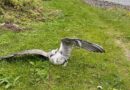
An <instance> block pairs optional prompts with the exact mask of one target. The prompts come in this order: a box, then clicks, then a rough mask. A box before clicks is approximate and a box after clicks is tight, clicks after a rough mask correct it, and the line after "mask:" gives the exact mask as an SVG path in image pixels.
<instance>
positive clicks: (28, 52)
mask: <svg viewBox="0 0 130 90" xmlns="http://www.w3.org/2000/svg"><path fill="white" fill-rule="evenodd" d="M24 55H40V56H43V57H46V58H48V53H47V52H45V51H43V50H39V49H32V50H25V51H22V52H18V53H15V54H11V55H7V56H3V57H0V60H1V59H8V58H12V57H17V56H24Z"/></svg>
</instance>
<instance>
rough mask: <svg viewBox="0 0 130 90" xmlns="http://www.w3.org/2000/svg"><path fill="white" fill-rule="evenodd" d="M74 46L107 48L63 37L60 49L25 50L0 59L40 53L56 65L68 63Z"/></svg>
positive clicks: (93, 49) (97, 50) (91, 49)
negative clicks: (46, 50) (48, 50)
mask: <svg viewBox="0 0 130 90" xmlns="http://www.w3.org/2000/svg"><path fill="white" fill-rule="evenodd" d="M74 47H79V48H82V49H85V50H88V51H92V52H97V53H104V52H105V50H104V49H103V47H101V46H100V45H98V44H95V43H91V42H89V41H85V40H81V39H77V38H76V39H74V38H63V39H61V44H60V47H59V48H58V49H53V50H51V51H50V52H45V51H43V50H40V49H32V50H25V51H22V52H18V53H14V54H10V55H7V56H3V57H0V60H3V59H9V58H12V57H19V56H24V55H40V56H43V57H44V58H47V59H49V61H50V62H51V63H52V64H54V65H64V66H66V64H67V63H68V59H69V57H70V55H71V51H72V49H73V48H74Z"/></svg>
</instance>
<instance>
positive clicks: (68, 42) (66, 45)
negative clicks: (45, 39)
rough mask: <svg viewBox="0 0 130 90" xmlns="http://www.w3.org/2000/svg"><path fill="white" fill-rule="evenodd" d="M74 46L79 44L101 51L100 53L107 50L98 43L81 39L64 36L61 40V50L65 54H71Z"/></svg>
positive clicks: (82, 46)
mask: <svg viewBox="0 0 130 90" xmlns="http://www.w3.org/2000/svg"><path fill="white" fill-rule="evenodd" d="M73 46H77V47H80V48H83V49H86V50H88V51H93V52H100V53H103V52H105V50H104V49H103V48H102V47H101V46H99V45H97V44H94V43H91V42H88V41H85V40H81V39H70V38H64V39H62V40H61V46H60V49H59V51H60V52H61V53H63V54H64V55H66V56H69V55H70V53H71V50H72V47H73Z"/></svg>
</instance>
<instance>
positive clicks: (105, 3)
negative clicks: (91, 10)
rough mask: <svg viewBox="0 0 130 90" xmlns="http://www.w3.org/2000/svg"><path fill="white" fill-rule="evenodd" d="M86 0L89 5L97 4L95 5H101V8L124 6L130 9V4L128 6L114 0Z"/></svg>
mask: <svg viewBox="0 0 130 90" xmlns="http://www.w3.org/2000/svg"><path fill="white" fill-rule="evenodd" d="M84 1H85V2H86V3H88V4H89V5H91V6H95V7H101V8H112V7H118V8H123V9H126V10H129V11H130V6H127V5H121V4H116V3H113V2H108V1H101V0H84Z"/></svg>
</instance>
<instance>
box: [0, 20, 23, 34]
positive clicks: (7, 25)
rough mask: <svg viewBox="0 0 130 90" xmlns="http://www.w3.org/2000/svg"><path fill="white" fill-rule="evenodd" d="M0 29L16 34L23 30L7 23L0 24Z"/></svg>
mask: <svg viewBox="0 0 130 90" xmlns="http://www.w3.org/2000/svg"><path fill="white" fill-rule="evenodd" d="M0 28H5V29H9V30H12V31H16V32H20V31H22V30H24V28H23V27H20V26H19V25H17V24H14V23H9V22H6V23H2V24H0Z"/></svg>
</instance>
